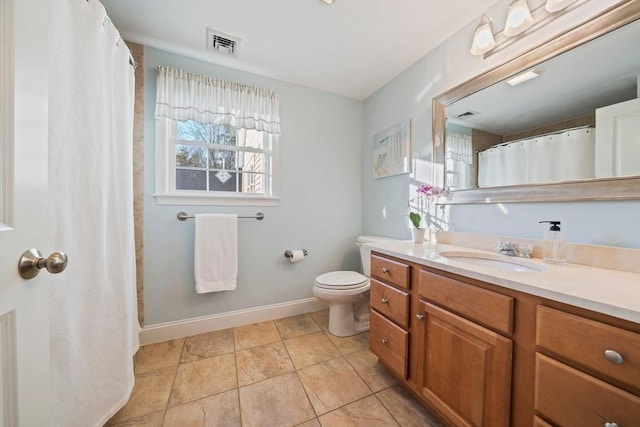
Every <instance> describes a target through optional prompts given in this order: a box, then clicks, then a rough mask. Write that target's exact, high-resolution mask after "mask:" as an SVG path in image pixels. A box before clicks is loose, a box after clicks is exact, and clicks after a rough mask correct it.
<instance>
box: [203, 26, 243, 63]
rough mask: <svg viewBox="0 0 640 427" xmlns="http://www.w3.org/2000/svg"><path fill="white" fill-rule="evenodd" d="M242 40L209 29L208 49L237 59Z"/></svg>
mask: <svg viewBox="0 0 640 427" xmlns="http://www.w3.org/2000/svg"><path fill="white" fill-rule="evenodd" d="M239 45H240V39H239V38H237V37H232V36H230V35H228V34H224V33H221V32H220V31H215V30H212V29H211V28H207V49H208V50H212V51H214V52H218V53H221V54H223V55H228V56H233V57H236V56H237V55H238V46H239Z"/></svg>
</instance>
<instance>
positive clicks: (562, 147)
mask: <svg viewBox="0 0 640 427" xmlns="http://www.w3.org/2000/svg"><path fill="white" fill-rule="evenodd" d="M594 177H595V130H594V129H593V128H580V129H571V130H568V131H565V132H561V133H556V134H553V135H546V136H540V137H535V138H531V139H526V140H522V141H516V142H512V143H509V144H504V145H500V146H498V147H493V148H490V149H488V150H485V151H482V152H481V153H479V155H478V186H479V187H497V186H504V185H520V184H535V183H543V182H556V181H570V180H578V179H586V178H594Z"/></svg>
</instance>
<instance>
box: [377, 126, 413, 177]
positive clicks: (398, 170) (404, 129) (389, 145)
mask: <svg viewBox="0 0 640 427" xmlns="http://www.w3.org/2000/svg"><path fill="white" fill-rule="evenodd" d="M409 172H411V120H404V121H402V122H399V123H397V124H395V125H393V126H391V127H390V128H387V129H385V130H383V131H381V132H378V133H376V134H375V135H374V136H373V177H374V178H384V177H386V176H392V175H400V174H403V173H409Z"/></svg>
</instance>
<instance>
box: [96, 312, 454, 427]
mask: <svg viewBox="0 0 640 427" xmlns="http://www.w3.org/2000/svg"><path fill="white" fill-rule="evenodd" d="M327 320H328V312H327V311H320V312H317V313H312V314H305V315H300V316H294V317H288V318H285V319H280V320H276V321H269V322H262V323H256V324H253V325H247V326H241V327H238V328H233V329H227V330H223V331H216V332H209V333H206V334H200V335H195V336H191V337H187V338H181V339H176V340H171V341H166V342H161V343H157V344H150V345H146V346H143V347H142V348H140V350H139V351H138V354H137V355H136V357H135V374H136V383H135V387H134V390H133V393H132V395H131V398H130V399H129V402H128V403H127V405H126V406H125V407H124V408H122V410H120V412H118V413H117V414H116V415H115V416H114V417H113V418H112V419H111V420H110V421H109V422H108V423H107V426H111V427H116V426H117V427H124V426H127V427H134V426H135V427H143V426H144V427H160V426H167V427H191V426H194V427H196V426H197V427H204V426H207V427H213V426H224V427H233V426H243V427H253V426H265V427H284V426H301V427H327V426H363V427H365V426H366V427H375V426H381V427H387V426H434V427H435V426H441V425H442V424H440V422H438V420H437V419H436V418H435V417H434V416H433V415H432V414H431V413H429V412H428V411H427V410H426V409H425V408H424V407H423V406H422V405H421V404H419V403H418V402H417V401H416V400H415V399H414V398H413V397H412V396H411V395H410V394H409V393H408V392H406V391H405V390H404V389H403V388H402V387H400V386H399V385H398V384H396V382H395V380H394V379H393V378H392V377H391V376H390V375H389V374H388V373H387V372H386V371H385V369H384V368H383V367H382V366H381V365H380V364H379V363H378V361H377V358H376V356H374V355H373V353H371V352H370V351H369V350H368V347H369V334H368V333H363V334H359V335H355V336H353V337H348V338H338V337H334V336H333V335H331V334H329V332H328V331H327Z"/></svg>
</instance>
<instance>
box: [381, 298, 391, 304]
mask: <svg viewBox="0 0 640 427" xmlns="http://www.w3.org/2000/svg"><path fill="white" fill-rule="evenodd" d="M380 302H381V303H382V304H387V303H388V302H389V298H387V297H383V298H382V299H381V300H380Z"/></svg>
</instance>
